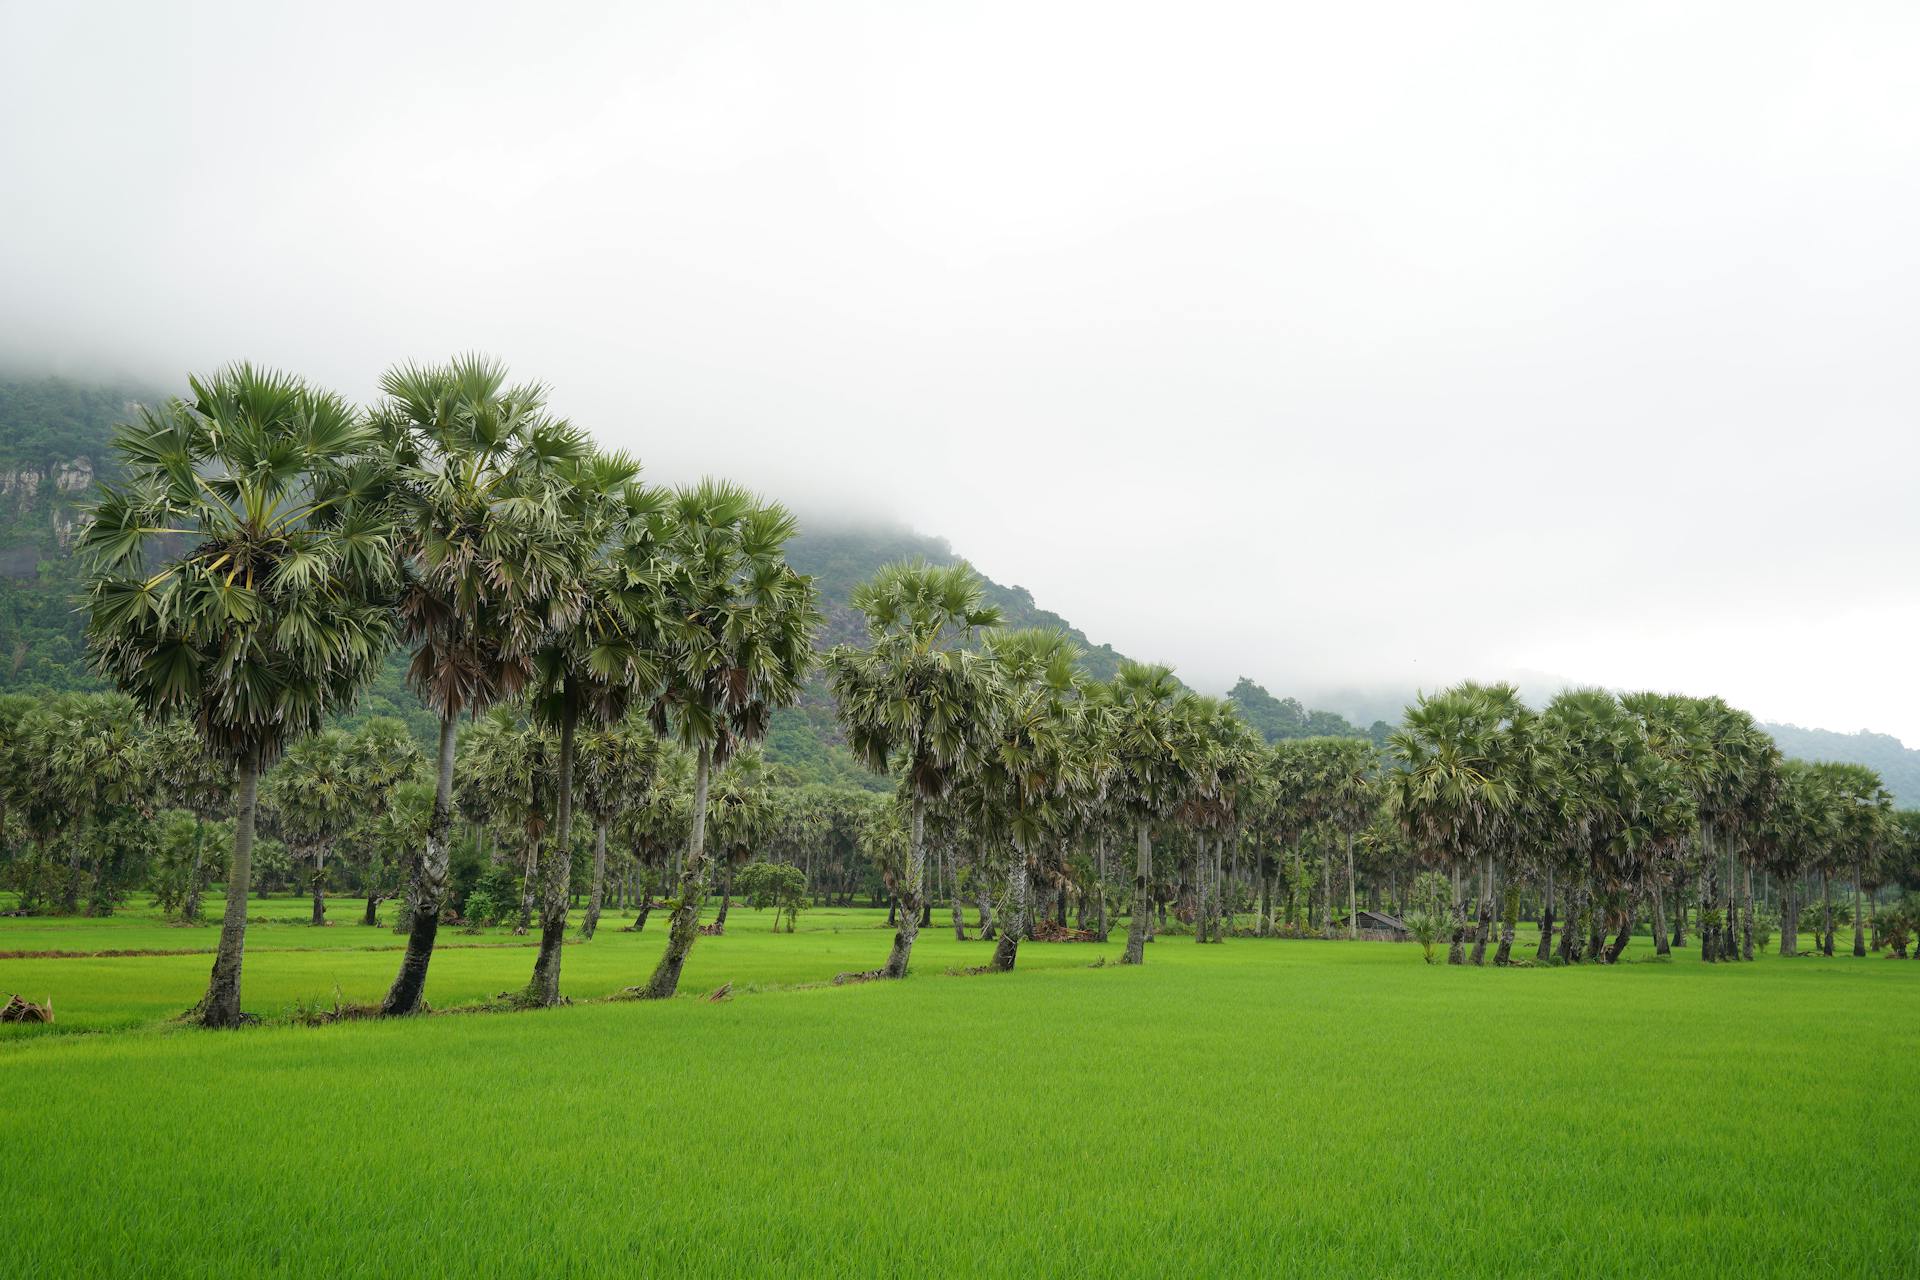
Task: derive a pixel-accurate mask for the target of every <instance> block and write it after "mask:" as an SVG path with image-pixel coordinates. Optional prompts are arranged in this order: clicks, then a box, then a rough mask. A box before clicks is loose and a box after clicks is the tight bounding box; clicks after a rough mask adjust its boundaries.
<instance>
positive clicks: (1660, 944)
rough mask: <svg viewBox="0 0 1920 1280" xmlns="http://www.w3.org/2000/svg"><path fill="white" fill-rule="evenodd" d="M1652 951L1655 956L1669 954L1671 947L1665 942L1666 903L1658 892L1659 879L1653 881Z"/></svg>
mask: <svg viewBox="0 0 1920 1280" xmlns="http://www.w3.org/2000/svg"><path fill="white" fill-rule="evenodd" d="M1652 895H1653V953H1654V954H1655V955H1657V956H1664V955H1671V954H1672V948H1671V947H1670V946H1669V945H1668V942H1667V904H1666V898H1665V896H1664V895H1663V894H1662V893H1661V892H1660V881H1659V880H1657V879H1656V880H1655V881H1654V882H1653V889H1652Z"/></svg>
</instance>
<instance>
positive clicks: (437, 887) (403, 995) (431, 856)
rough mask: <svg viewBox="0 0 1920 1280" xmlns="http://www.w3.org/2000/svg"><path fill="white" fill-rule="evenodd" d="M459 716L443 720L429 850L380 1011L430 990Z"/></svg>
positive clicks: (398, 1008) (416, 874)
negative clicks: (428, 979)
mask: <svg viewBox="0 0 1920 1280" xmlns="http://www.w3.org/2000/svg"><path fill="white" fill-rule="evenodd" d="M457 729H459V722H457V720H455V718H453V716H442V720H440V758H438V760H436V764H434V814H432V818H428V819H426V850H424V852H422V854H420V856H419V858H417V860H415V864H413V877H411V879H413V892H411V894H409V898H411V906H413V925H411V929H409V931H407V954H405V958H401V961H399V973H397V975H396V977H394V986H392V988H388V992H386V1000H384V1002H382V1004H380V1013H386V1015H396V1013H413V1011H415V1009H419V1007H420V992H424V990H426V967H428V963H430V961H432V958H434V935H436V933H438V931H440V902H442V898H445V896H447V864H449V854H447V829H449V827H451V825H453V739H455V733H457Z"/></svg>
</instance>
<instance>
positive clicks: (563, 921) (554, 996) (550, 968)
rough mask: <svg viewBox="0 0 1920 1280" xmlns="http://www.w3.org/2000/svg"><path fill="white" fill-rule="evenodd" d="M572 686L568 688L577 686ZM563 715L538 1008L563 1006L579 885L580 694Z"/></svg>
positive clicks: (534, 984)
mask: <svg viewBox="0 0 1920 1280" xmlns="http://www.w3.org/2000/svg"><path fill="white" fill-rule="evenodd" d="M571 683H572V682H571V681H569V682H568V684H569V686H571ZM563 696H564V697H565V699H566V704H565V709H564V710H562V711H561V713H560V767H559V769H558V770H556V776H555V778H554V788H555V791H556V792H557V794H556V795H555V796H554V801H553V828H554V830H553V841H552V844H551V845H550V847H549V849H548V853H547V858H546V862H545V865H543V866H542V867H541V868H540V876H541V885H540V888H541V894H540V954H539V955H538V956H536V957H535V958H534V962H533V979H532V981H530V982H529V983H528V984H527V998H528V999H529V1000H530V1001H531V1002H532V1003H534V1004H537V1005H542V1006H549V1007H550V1006H552V1005H556V1004H559V1003H560V959H561V948H562V947H564V946H565V945H566V941H567V905H568V901H567V888H568V886H569V885H570V884H571V883H572V881H573V757H574V729H575V727H576V725H577V723H578V721H579V719H580V712H579V709H578V708H577V707H576V706H575V705H574V703H575V698H574V692H573V689H572V688H571V687H568V688H567V689H566V690H565V692H564V695H563Z"/></svg>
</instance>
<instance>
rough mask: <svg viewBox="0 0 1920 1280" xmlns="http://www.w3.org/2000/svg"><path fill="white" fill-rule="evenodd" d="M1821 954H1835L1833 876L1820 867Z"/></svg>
mask: <svg viewBox="0 0 1920 1280" xmlns="http://www.w3.org/2000/svg"><path fill="white" fill-rule="evenodd" d="M1820 954H1821V955H1823V956H1830V955H1832V954H1833V877H1832V876H1830V875H1828V874H1827V870H1826V868H1824V867H1822V868H1821V869H1820Z"/></svg>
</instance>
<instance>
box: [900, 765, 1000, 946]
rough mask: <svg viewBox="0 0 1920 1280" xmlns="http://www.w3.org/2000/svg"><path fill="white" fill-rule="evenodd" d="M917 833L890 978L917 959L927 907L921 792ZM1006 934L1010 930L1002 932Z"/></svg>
mask: <svg viewBox="0 0 1920 1280" xmlns="http://www.w3.org/2000/svg"><path fill="white" fill-rule="evenodd" d="M912 808H913V830H912V832H911V837H912V838H911V839H910V840H909V841H908V842H907V868H906V872H907V873H906V875H905V876H903V877H901V880H902V883H901V886H900V888H901V892H900V920H899V927H897V928H896V929H895V930H894V932H893V947H892V949H891V950H890V951H888V953H887V967H886V968H885V969H883V970H882V971H881V972H882V973H883V974H884V975H885V976H886V977H889V978H904V977H906V976H907V962H908V961H909V960H911V959H912V957H913V940H914V939H915V938H917V937H919V936H920V909H921V907H922V906H923V905H924V895H923V891H922V889H921V882H922V881H923V879H924V878H925V874H926V858H927V843H926V841H927V802H926V800H925V799H924V798H923V797H922V796H921V795H920V793H919V792H918V791H916V792H914V794H913V806H912ZM1001 933H1002V934H1003V935H1004V934H1005V933H1006V930H1004V929H1003V930H1001Z"/></svg>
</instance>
